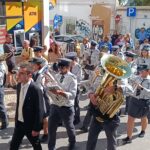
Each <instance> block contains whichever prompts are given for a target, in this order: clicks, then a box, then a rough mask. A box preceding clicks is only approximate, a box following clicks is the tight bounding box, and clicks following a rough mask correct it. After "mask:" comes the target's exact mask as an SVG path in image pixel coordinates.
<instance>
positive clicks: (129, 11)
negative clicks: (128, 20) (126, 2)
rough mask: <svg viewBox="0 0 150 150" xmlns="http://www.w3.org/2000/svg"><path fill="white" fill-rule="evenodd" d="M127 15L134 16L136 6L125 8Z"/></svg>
mask: <svg viewBox="0 0 150 150" xmlns="http://www.w3.org/2000/svg"><path fill="white" fill-rule="evenodd" d="M127 16H128V17H135V16H136V8H135V7H129V8H127Z"/></svg>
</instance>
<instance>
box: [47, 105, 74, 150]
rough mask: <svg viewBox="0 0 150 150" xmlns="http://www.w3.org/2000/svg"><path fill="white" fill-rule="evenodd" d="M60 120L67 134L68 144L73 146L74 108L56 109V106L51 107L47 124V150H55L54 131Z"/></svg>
mask: <svg viewBox="0 0 150 150" xmlns="http://www.w3.org/2000/svg"><path fill="white" fill-rule="evenodd" d="M60 119H61V120H62V121H63V123H64V125H65V127H66V130H67V134H68V137H69V143H70V144H75V142H76V136H75V127H74V125H73V120H74V107H65V106H63V107H58V106H56V105H53V104H52V105H51V109H50V115H49V122H48V136H49V139H48V148H49V150H55V145H56V131H57V127H58V124H59V122H60Z"/></svg>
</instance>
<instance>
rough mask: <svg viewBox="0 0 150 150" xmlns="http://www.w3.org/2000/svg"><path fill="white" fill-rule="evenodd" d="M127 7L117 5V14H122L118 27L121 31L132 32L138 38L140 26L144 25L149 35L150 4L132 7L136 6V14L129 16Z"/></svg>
mask: <svg viewBox="0 0 150 150" xmlns="http://www.w3.org/2000/svg"><path fill="white" fill-rule="evenodd" d="M127 8H129V7H117V14H118V15H120V22H119V23H118V25H117V27H118V30H119V31H120V32H121V33H123V34H124V33H131V35H132V37H133V38H135V39H137V38H136V35H137V33H138V32H139V30H140V28H142V27H144V28H145V30H146V32H147V36H149V35H150V6H140V7H132V8H136V16H134V17H128V16H127Z"/></svg>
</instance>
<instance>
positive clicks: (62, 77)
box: [59, 75, 65, 83]
mask: <svg viewBox="0 0 150 150" xmlns="http://www.w3.org/2000/svg"><path fill="white" fill-rule="evenodd" d="M64 78H65V76H64V75H61V78H60V80H59V81H60V83H62V82H63V81H64Z"/></svg>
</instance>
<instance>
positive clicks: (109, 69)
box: [95, 54, 131, 122]
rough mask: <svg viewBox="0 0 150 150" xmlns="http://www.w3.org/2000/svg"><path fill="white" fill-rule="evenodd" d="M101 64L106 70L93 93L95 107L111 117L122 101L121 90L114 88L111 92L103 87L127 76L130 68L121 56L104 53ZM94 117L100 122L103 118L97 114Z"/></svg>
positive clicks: (129, 73)
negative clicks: (95, 102)
mask: <svg viewBox="0 0 150 150" xmlns="http://www.w3.org/2000/svg"><path fill="white" fill-rule="evenodd" d="M101 64H102V67H103V69H104V70H105V71H106V72H105V74H104V76H103V78H102V80H101V84H100V85H99V87H98V88H97V89H96V92H95V95H96V97H97V104H98V105H97V109H98V110H99V111H100V113H101V114H102V116H103V115H105V116H107V117H108V118H112V117H113V116H114V115H115V114H116V112H117V111H118V110H119V107H120V106H121V104H122V103H123V101H124V97H123V94H122V90H116V91H115V92H114V93H113V94H110V95H109V94H108V93H105V92H104V89H105V88H106V87H108V86H110V84H111V85H114V84H116V86H117V80H118V79H123V78H128V77H129V76H130V75H131V68H130V67H129V65H128V63H127V62H125V61H124V60H122V59H121V58H119V57H117V56H114V55H110V54H105V55H103V56H102V58H101ZM96 119H97V120H98V121H100V122H102V121H103V118H102V117H100V116H98V117H96Z"/></svg>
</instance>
